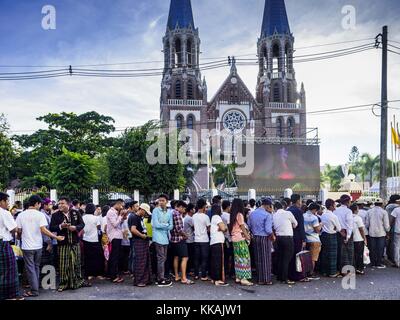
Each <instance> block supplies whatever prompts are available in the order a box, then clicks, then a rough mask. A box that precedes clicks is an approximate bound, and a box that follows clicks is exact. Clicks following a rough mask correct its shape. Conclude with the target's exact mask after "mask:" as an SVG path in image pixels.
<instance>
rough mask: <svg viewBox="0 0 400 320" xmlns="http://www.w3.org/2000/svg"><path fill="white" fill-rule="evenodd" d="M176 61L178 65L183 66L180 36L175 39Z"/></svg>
mask: <svg viewBox="0 0 400 320" xmlns="http://www.w3.org/2000/svg"><path fill="white" fill-rule="evenodd" d="M175 63H176V67H178V68H180V67H182V43H181V39H179V38H178V39H176V40H175Z"/></svg>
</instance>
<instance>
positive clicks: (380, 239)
mask: <svg viewBox="0 0 400 320" xmlns="http://www.w3.org/2000/svg"><path fill="white" fill-rule="evenodd" d="M365 226H366V228H367V229H368V233H369V241H370V248H369V249H370V251H371V252H370V256H371V266H372V267H376V268H378V269H385V268H386V266H385V265H384V264H383V255H384V252H385V240H386V235H387V233H388V232H389V231H390V224H389V214H388V213H387V212H386V211H385V210H384V209H383V199H380V198H378V199H376V200H375V207H373V208H372V209H371V210H369V211H368V214H367V221H366V223H365Z"/></svg>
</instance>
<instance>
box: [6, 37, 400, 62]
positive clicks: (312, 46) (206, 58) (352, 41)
mask: <svg viewBox="0 0 400 320" xmlns="http://www.w3.org/2000/svg"><path fill="white" fill-rule="evenodd" d="M372 39H375V38H366V39H355V40H349V41H341V42H333V43H325V44H317V45H311V46H306V47H299V48H295V50H303V49H310V48H318V47H324V46H332V45H337V44H345V43H355V42H361V41H367V40H372ZM392 41H393V40H392ZM393 42H396V41H393ZM396 43H399V42H396ZM235 56H236V57H246V56H257V54H254V53H248V54H241V55H235ZM224 58H225V57H202V58H201V59H202V60H217V59H224ZM152 63H164V61H163V60H153V61H130V62H116V63H103V64H80V65H75V67H81V68H85V67H106V66H120V65H135V64H152ZM69 65H70V64H65V65H0V68H67V67H68V66H69Z"/></svg>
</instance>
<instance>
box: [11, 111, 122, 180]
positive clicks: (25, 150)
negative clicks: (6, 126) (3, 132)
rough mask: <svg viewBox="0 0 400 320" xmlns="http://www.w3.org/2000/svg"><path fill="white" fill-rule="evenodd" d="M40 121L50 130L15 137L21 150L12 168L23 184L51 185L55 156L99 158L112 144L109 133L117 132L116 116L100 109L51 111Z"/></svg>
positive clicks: (15, 176)
mask: <svg viewBox="0 0 400 320" xmlns="http://www.w3.org/2000/svg"><path fill="white" fill-rule="evenodd" d="M37 120H39V121H43V122H44V123H46V124H47V126H48V129H46V130H38V131H36V132H35V133H33V134H32V135H20V136H14V137H13V139H14V141H16V142H17V143H18V144H19V146H20V148H21V150H19V152H18V155H19V156H18V159H17V161H16V163H15V166H14V169H13V173H12V175H13V177H14V178H20V179H22V180H23V181H22V185H23V186H25V187H32V186H38V187H41V186H49V185H50V171H51V168H52V167H53V162H54V161H55V159H56V158H57V157H58V156H60V155H62V154H63V148H64V147H65V148H66V149H67V150H68V151H70V152H75V153H78V154H86V155H88V156H89V157H90V158H95V157H96V158H98V157H100V156H101V155H102V154H103V153H104V152H105V151H106V150H107V148H109V147H110V146H111V145H112V143H113V138H110V137H108V135H109V134H110V133H112V132H114V131H115V128H114V126H113V123H114V119H113V118H111V117H107V116H104V115H100V114H98V113H97V112H94V111H92V112H86V113H83V114H80V115H76V114H74V113H66V112H63V113H60V114H54V113H50V114H47V115H45V116H43V117H40V118H38V119H37Z"/></svg>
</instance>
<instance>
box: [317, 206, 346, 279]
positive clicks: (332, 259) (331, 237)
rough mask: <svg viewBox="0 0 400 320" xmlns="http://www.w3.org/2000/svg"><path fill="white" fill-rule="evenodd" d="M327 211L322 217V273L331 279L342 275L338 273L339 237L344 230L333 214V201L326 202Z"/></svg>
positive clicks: (334, 207) (334, 208)
mask: <svg viewBox="0 0 400 320" xmlns="http://www.w3.org/2000/svg"><path fill="white" fill-rule="evenodd" d="M325 207H326V210H325V212H324V213H323V214H322V216H321V223H322V234H321V243H322V249H321V273H322V274H323V275H327V276H329V277H330V278H336V277H338V276H339V275H340V273H338V272H337V271H338V270H337V258H338V236H337V234H338V233H339V232H340V230H342V227H341V225H340V222H339V219H338V217H337V216H336V215H335V214H334V213H333V212H334V211H335V210H336V202H335V201H334V200H332V199H328V200H326V201H325Z"/></svg>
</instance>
